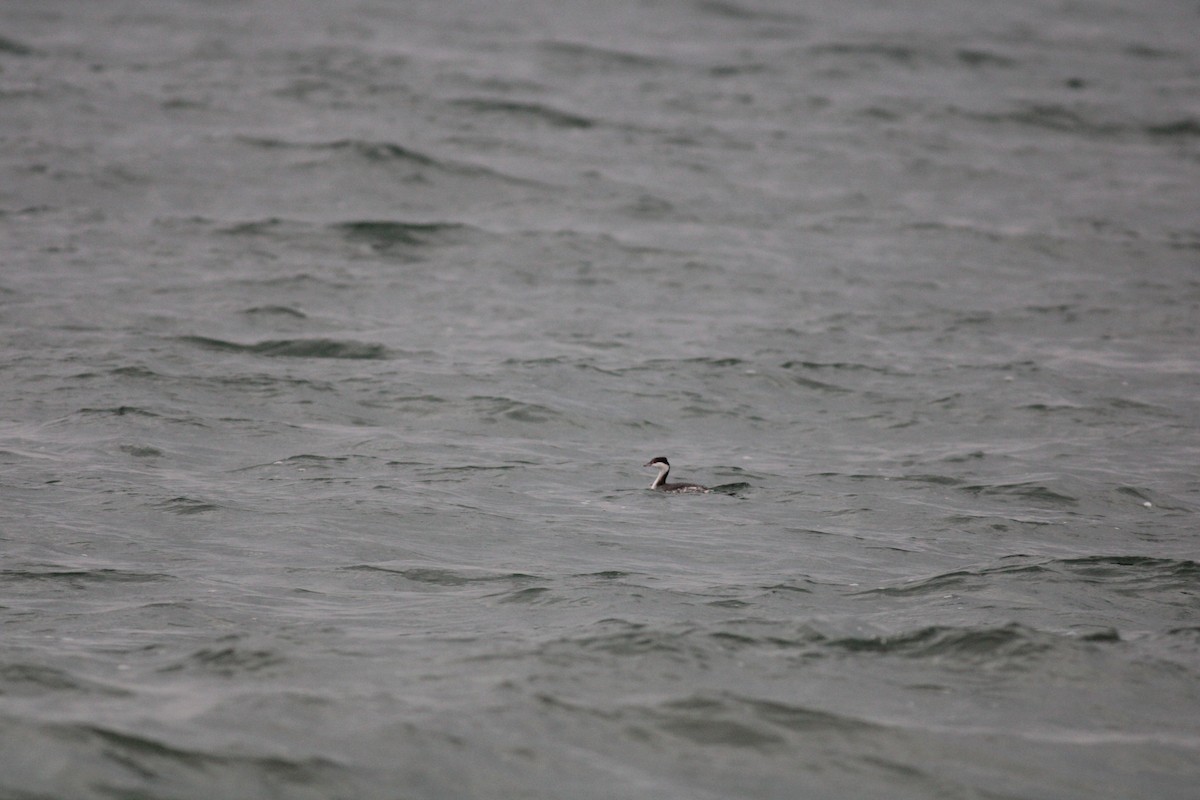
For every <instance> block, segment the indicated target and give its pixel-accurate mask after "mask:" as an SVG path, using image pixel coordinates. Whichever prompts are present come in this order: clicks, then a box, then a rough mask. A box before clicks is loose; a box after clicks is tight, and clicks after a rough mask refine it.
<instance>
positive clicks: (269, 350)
mask: <svg viewBox="0 0 1200 800" xmlns="http://www.w3.org/2000/svg"><path fill="white" fill-rule="evenodd" d="M178 340H179V341H182V342H186V343H187V344H192V345H196V346H197V347H202V348H204V349H206V350H217V351H221V352H226V353H249V354H252V355H261V356H270V357H280V358H346V359H366V360H384V359H388V358H391V357H392V353H391V351H390V350H388V348H386V347H384V346H383V345H381V344H373V343H369V342H354V341H343V340H339V339H268V340H267V341H263V342H255V343H253V344H240V343H238V342H230V341H226V340H224V339H214V338H211V337H208V336H180V337H178Z"/></svg>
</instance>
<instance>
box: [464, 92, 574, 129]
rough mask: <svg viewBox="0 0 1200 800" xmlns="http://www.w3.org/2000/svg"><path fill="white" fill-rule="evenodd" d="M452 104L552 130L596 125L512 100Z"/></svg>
mask: <svg viewBox="0 0 1200 800" xmlns="http://www.w3.org/2000/svg"><path fill="white" fill-rule="evenodd" d="M453 104H454V105H456V106H458V107H460V108H465V109H467V110H468V111H472V112H475V113H478V114H502V115H505V116H509V117H513V118H514V119H517V120H520V121H529V122H535V123H541V124H544V125H549V126H550V127H552V128H575V129H585V128H591V127H594V126H595V125H596V121H595V120H594V119H592V118H591V117H585V116H583V115H582V114H575V113H572V112H569V111H560V110H559V109H557V108H552V107H550V106H547V105H543V104H541V103H521V102H516V101H512V100H495V99H492V98H475V97H468V98H463V99H461V100H455V101H453Z"/></svg>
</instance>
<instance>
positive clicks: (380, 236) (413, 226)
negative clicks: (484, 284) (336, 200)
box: [329, 220, 482, 250]
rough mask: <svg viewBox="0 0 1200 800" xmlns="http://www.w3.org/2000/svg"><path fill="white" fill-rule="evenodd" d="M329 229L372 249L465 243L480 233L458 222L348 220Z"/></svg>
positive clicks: (476, 238)
mask: <svg viewBox="0 0 1200 800" xmlns="http://www.w3.org/2000/svg"><path fill="white" fill-rule="evenodd" d="M329 227H330V228H331V229H332V230H335V231H337V232H338V233H340V234H342V235H343V236H345V237H346V238H347V239H350V240H354V241H361V242H366V243H367V244H368V245H370V246H371V247H372V248H373V249H375V250H390V249H392V248H395V247H410V248H411V247H432V246H444V245H453V244H467V243H469V242H472V241H476V240H478V239H479V238H480V235H481V234H482V231H480V230H479V229H478V228H475V227H472V226H470V225H464V224H462V223H458V222H401V221H397V220H350V221H347V222H335V223H333V224H331V225H330V226H329Z"/></svg>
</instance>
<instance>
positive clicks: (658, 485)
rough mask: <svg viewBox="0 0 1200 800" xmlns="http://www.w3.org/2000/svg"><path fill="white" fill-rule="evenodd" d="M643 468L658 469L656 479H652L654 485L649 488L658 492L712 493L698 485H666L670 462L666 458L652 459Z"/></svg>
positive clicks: (705, 487)
mask: <svg viewBox="0 0 1200 800" xmlns="http://www.w3.org/2000/svg"><path fill="white" fill-rule="evenodd" d="M642 466H643V467H658V477H657V478H655V479H654V483H652V484H650V488H651V489H654V490H655V491H659V492H710V491H712V490H711V489H709V488H708V487H707V486H701V485H700V484H698V483H667V473H669V472H670V471H671V462H670V461H667V459H666V456H659V457H658V458H652V459H650V460H649V461H647V462H646V463H645V464H643V465H642Z"/></svg>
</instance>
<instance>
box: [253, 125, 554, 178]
mask: <svg viewBox="0 0 1200 800" xmlns="http://www.w3.org/2000/svg"><path fill="white" fill-rule="evenodd" d="M236 140H237V141H239V142H241V143H242V144H245V145H249V146H251V147H256V148H259V149H262V150H268V151H270V150H278V151H282V152H300V153H317V154H329V155H333V156H345V157H349V158H351V159H354V160H356V161H361V162H362V163H363V164H366V165H368V166H373V167H379V166H383V167H388V166H397V167H406V168H409V169H413V168H415V169H417V170H418V172H417V173H416V175H417V176H421V175H424V174H426V173H435V174H437V173H440V174H443V175H453V176H458V177H469V178H491V179H495V180H499V181H503V182H505V183H510V184H520V185H539V184H538V182H537V181H530V180H528V179H526V178H520V177H516V176H513V175H506V174H504V173H501V172H499V171H497V170H494V169H492V168H490V167H485V166H482V165H480V164H474V163H469V162H464V161H458V160H455V159H449V158H438V157H435V156H431V155H429V154H427V153H424V152H422V151H420V150H413V149H411V148H408V147H405V146H403V145H400V144H396V143H394V142H386V141H382V142H381V141H372V140H369V139H334V140H331V141H318V142H302V141H291V140H288V139H279V138H275V137H268V136H238V137H236Z"/></svg>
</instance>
